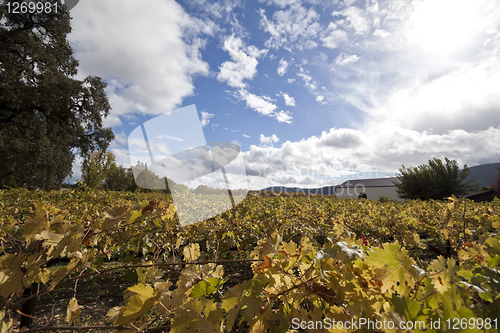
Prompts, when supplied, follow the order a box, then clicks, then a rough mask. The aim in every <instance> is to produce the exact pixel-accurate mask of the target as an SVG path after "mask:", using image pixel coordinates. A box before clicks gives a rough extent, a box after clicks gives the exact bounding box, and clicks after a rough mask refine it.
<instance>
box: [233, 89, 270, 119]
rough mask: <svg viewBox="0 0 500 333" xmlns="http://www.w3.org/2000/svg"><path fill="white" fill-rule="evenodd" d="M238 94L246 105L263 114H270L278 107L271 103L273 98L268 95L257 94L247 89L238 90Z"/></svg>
mask: <svg viewBox="0 0 500 333" xmlns="http://www.w3.org/2000/svg"><path fill="white" fill-rule="evenodd" d="M239 96H240V98H241V99H242V100H244V101H245V102H246V104H247V107H249V108H251V109H254V110H255V111H257V112H258V113H260V114H262V115H264V116H272V115H273V114H274V110H276V109H277V108H278V107H277V106H276V104H274V103H272V102H273V99H271V98H270V97H268V96H257V95H255V94H252V93H250V92H248V91H247V90H244V89H243V90H240V91H239Z"/></svg>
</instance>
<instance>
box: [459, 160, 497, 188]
mask: <svg viewBox="0 0 500 333" xmlns="http://www.w3.org/2000/svg"><path fill="white" fill-rule="evenodd" d="M497 167H500V163H490V164H482V165H477V166H473V167H470V168H469V170H470V173H469V176H467V178H465V182H468V181H470V180H474V184H475V183H478V182H479V187H483V186H490V185H491V183H493V181H494V180H495V179H496V178H497V176H498V169H497Z"/></svg>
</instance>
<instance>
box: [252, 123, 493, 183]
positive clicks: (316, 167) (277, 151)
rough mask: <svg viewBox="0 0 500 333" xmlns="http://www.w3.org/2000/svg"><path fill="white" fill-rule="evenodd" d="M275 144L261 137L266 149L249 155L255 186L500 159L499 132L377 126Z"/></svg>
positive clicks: (328, 180) (333, 180)
mask: <svg viewBox="0 0 500 333" xmlns="http://www.w3.org/2000/svg"><path fill="white" fill-rule="evenodd" d="M372 125H373V126H372ZM270 143H272V140H271V139H270V137H265V136H261V144H263V146H260V147H258V146H254V145H252V146H250V150H249V151H247V152H245V153H244V158H245V162H246V165H247V169H248V170H250V173H249V174H250V175H252V174H253V175H255V176H254V177H252V176H250V179H249V184H256V185H255V186H258V185H261V184H263V183H265V182H264V181H263V180H259V179H260V178H261V177H264V178H265V179H266V181H267V183H268V184H276V185H278V184H284V185H288V186H294V185H295V186H297V185H304V187H318V186H326V185H336V184H339V183H340V182H341V181H343V180H345V179H348V178H353V174H356V173H359V172H361V173H364V175H363V178H377V177H383V176H385V175H387V173H391V174H394V173H397V172H398V168H401V166H402V165H405V166H417V165H420V164H424V163H427V162H428V160H429V159H431V158H433V157H436V158H440V159H444V157H448V158H450V159H454V160H457V161H458V163H459V164H460V165H463V164H464V163H468V165H469V166H471V165H477V164H480V163H485V162H488V161H491V160H495V159H496V160H497V161H498V160H499V159H500V128H499V127H496V128H495V127H490V128H488V129H486V130H482V131H476V132H465V131H463V130H454V131H448V132H446V133H444V134H432V133H429V132H425V131H424V132H417V131H414V130H410V129H404V128H401V127H398V126H397V125H395V124H391V123H376V124H370V125H369V126H366V128H364V129H359V130H354V129H346V128H340V129H334V128H332V129H330V131H328V132H326V131H324V132H322V134H321V136H319V137H316V136H312V137H309V138H307V139H302V140H300V141H298V142H290V141H287V142H285V143H283V144H282V145H281V147H279V148H276V147H272V146H269V144H270ZM381 147H383V148H381ZM251 186H254V185H251ZM254 188H258V187H254ZM261 188H262V187H261Z"/></svg>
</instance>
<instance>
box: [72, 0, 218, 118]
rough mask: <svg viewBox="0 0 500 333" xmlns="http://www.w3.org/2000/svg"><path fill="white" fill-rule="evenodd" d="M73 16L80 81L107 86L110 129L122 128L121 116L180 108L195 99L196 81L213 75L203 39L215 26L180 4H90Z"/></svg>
mask: <svg viewBox="0 0 500 333" xmlns="http://www.w3.org/2000/svg"><path fill="white" fill-rule="evenodd" d="M71 16H72V17H73V19H72V22H71V26H72V32H71V33H70V35H69V37H68V39H69V41H70V43H71V45H72V46H73V49H74V51H75V57H76V58H77V59H78V60H79V62H80V66H79V76H80V77H85V76H88V75H97V76H100V77H102V78H103V79H104V80H106V81H107V82H108V88H107V89H106V93H107V95H108V97H109V100H110V104H111V107H112V111H111V116H110V117H109V120H107V122H106V124H107V125H119V122H118V116H120V115H124V114H127V113H133V112H142V113H145V114H161V113H163V112H165V111H166V110H172V109H174V108H176V107H177V106H179V105H180V104H181V103H182V100H183V98H185V97H187V96H189V95H191V94H192V93H193V91H194V86H193V83H192V81H193V77H194V76H196V75H200V74H201V75H207V74H208V64H207V63H206V62H205V61H203V60H202V59H201V54H200V49H202V48H203V47H204V40H203V39H201V37H202V36H203V35H206V34H211V33H212V32H213V29H214V25H213V23H211V22H210V21H201V20H199V19H196V18H193V17H191V16H189V15H188V14H187V13H186V12H185V11H184V10H183V8H182V7H181V6H180V5H179V4H177V3H176V2H175V1H163V0H152V1H150V2H148V5H147V6H144V5H143V4H142V3H139V2H137V1H132V0H120V1H117V0H116V1H111V0H110V1H105V2H102V1H98V0H89V1H86V2H85V4H83V5H80V6H78V7H77V8H75V10H73V11H71ZM131 22H133V24H131ZM137 27H140V29H138V28H137ZM173 63H175V64H176V66H172V65H171V64H173Z"/></svg>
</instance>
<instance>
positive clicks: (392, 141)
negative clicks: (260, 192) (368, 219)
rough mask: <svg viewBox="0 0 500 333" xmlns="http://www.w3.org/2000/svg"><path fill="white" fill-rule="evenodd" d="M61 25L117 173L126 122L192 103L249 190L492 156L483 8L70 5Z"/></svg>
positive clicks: (489, 33)
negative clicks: (237, 154) (96, 82)
mask: <svg viewBox="0 0 500 333" xmlns="http://www.w3.org/2000/svg"><path fill="white" fill-rule="evenodd" d="M71 16H72V28H73V31H72V33H71V34H70V35H69V41H70V44H71V45H72V46H73V49H74V51H75V57H76V58H77V59H78V60H79V61H80V67H79V74H78V75H79V78H83V77H86V76H88V75H96V76H100V77H101V78H102V79H103V80H105V81H106V82H107V83H108V87H107V89H106V93H107V95H108V97H109V100H110V103H111V106H112V111H111V114H110V116H109V117H108V118H106V119H105V121H104V123H105V124H106V125H107V126H111V127H112V128H113V130H114V132H115V135H116V138H115V140H114V141H113V142H112V144H111V146H110V150H111V151H112V152H113V153H114V154H115V156H116V158H117V162H118V163H120V164H123V165H125V166H130V164H131V163H133V164H135V162H131V160H130V157H129V153H128V136H129V135H130V133H132V131H133V130H134V129H135V128H137V126H140V125H141V124H142V123H144V122H146V121H148V120H150V119H152V118H154V117H155V116H159V115H162V114H164V113H165V112H169V111H172V110H175V109H178V108H181V107H186V106H189V105H192V104H194V105H196V109H197V111H198V114H199V117H200V120H201V122H202V126H203V132H204V135H205V138H206V141H207V142H212V141H218V142H234V143H237V144H239V145H240V147H241V154H242V156H243V159H244V163H245V168H246V170H247V174H248V187H249V188H250V189H260V188H264V187H267V186H270V185H286V186H299V187H317V186H326V185H336V184H339V183H341V182H343V181H344V180H347V179H351V178H372V177H384V176H390V175H394V174H395V173H397V171H398V168H400V167H401V166H402V165H405V166H407V167H408V166H416V165H420V164H423V163H427V161H428V160H429V159H431V158H434V157H437V158H441V159H444V158H445V157H448V158H451V159H455V160H457V161H458V162H459V163H460V165H463V164H468V165H469V166H473V165H478V164H483V163H491V162H498V161H500V3H499V2H498V1H496V0H476V1H462V0H414V1H411V0H395V1H374V0H348V1H319V0H317V1H315V0H311V1H295V0H269V1H237V0H228V1H218V2H213V1H205V0H188V1H178V2H175V1H169V0H148V1H129V0H107V1H98V0H86V1H81V2H80V3H79V4H78V5H77V6H76V7H75V8H73V9H72V10H71ZM165 134H166V135H168V133H165ZM79 175H80V171H79V165H78V163H76V164H75V167H74V177H73V179H76V178H78V177H79Z"/></svg>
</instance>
